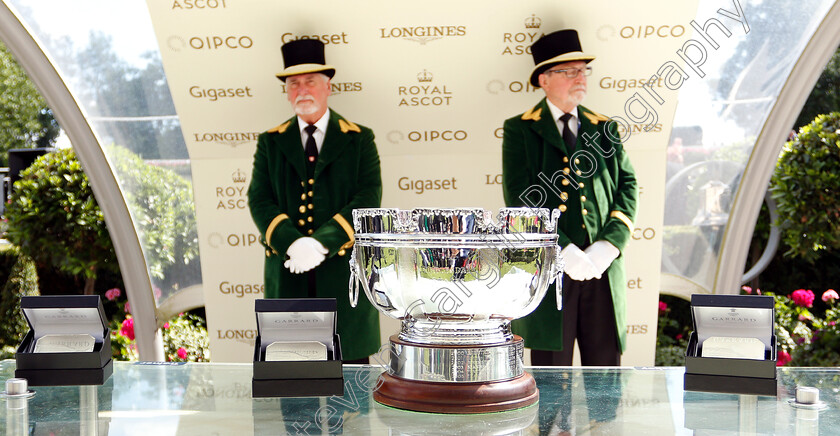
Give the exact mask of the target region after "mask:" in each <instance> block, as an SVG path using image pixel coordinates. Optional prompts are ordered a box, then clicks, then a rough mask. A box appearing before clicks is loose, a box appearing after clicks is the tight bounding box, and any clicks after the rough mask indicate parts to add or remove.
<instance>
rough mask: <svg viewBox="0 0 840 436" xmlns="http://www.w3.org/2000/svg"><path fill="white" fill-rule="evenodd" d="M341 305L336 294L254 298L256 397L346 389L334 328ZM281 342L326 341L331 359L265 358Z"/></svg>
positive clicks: (309, 394) (333, 392) (321, 393)
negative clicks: (339, 305) (268, 350)
mask: <svg viewBox="0 0 840 436" xmlns="http://www.w3.org/2000/svg"><path fill="white" fill-rule="evenodd" d="M336 308H337V305H336V300H335V299H334V298H297V299H293V298H278V299H260V300H256V301H255V303H254V310H255V312H256V315H257V341H256V344H255V345H254V378H253V380H252V395H253V396H254V397H255V398H264V397H312V396H331V395H343V394H344V373H343V372H342V367H341V341H340V340H339V337H338V334H336V332H335V320H336ZM277 341H284V342H295V341H318V342H321V343H322V344H324V345H326V346H327V360H319V361H313V360H300V361H280V362H277V361H274V362H267V361H265V350H266V347H268V345H269V344H271V343H273V342H277Z"/></svg>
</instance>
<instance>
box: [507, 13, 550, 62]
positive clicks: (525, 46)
mask: <svg viewBox="0 0 840 436" xmlns="http://www.w3.org/2000/svg"><path fill="white" fill-rule="evenodd" d="M541 26H542V19H540V17H538V16H537V15H536V14H531V16H530V17H526V18H525V31H524V32H523V31H522V30H517V31H515V32H504V33H503V34H502V43H503V46H502V55H512V56H513V55H528V56H530V55H531V44H533V43H535V42H537V40H538V39H540V37H541V36H543V35H544V33H543V32H540V27H541Z"/></svg>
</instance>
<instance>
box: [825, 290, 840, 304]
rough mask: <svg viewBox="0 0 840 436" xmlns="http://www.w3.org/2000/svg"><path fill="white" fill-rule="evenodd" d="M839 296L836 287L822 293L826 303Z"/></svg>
mask: <svg viewBox="0 0 840 436" xmlns="http://www.w3.org/2000/svg"><path fill="white" fill-rule="evenodd" d="M838 298H840V295H837V291H835V290H834V289H829V290H827V291H825V292H823V294H822V301H824V302H826V303H830V302H832V301H834V300H836V299H838Z"/></svg>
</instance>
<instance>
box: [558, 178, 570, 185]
mask: <svg viewBox="0 0 840 436" xmlns="http://www.w3.org/2000/svg"><path fill="white" fill-rule="evenodd" d="M560 184H561V185H563V186H566V185H568V184H569V180H568V179H563V180H561V181H560Z"/></svg>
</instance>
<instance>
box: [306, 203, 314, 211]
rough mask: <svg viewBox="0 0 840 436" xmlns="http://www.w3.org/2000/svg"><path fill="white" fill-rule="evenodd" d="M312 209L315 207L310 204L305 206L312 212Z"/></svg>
mask: <svg viewBox="0 0 840 436" xmlns="http://www.w3.org/2000/svg"><path fill="white" fill-rule="evenodd" d="M313 207H315V206H313V205H312V203H310V204H307V205H306V208H307V209H309V210H312V208H313Z"/></svg>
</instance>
